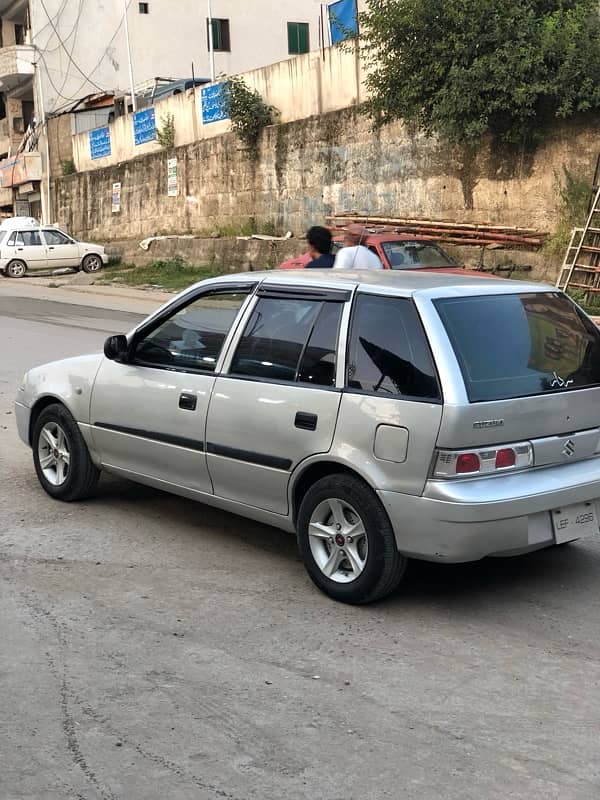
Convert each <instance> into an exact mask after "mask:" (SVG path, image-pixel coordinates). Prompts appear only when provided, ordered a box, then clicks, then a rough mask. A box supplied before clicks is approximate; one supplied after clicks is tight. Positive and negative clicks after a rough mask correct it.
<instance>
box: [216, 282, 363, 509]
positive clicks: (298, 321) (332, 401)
mask: <svg viewBox="0 0 600 800" xmlns="http://www.w3.org/2000/svg"><path fill="white" fill-rule="evenodd" d="M257 295H258V296H257V298H256V300H255V304H254V306H253V308H252V310H251V312H250V315H249V317H248V319H247V322H246V325H245V327H244V330H243V332H242V334H241V336H240V338H239V341H238V343H237V347H236V348H235V351H234V352H233V353H232V355H231V356H230V357H229V359H228V361H229V365H228V366H226V369H225V372H226V374H222V375H220V376H219V377H218V378H217V381H216V384H215V387H214V390H213V395H212V399H211V403H210V409H209V414H208V423H207V430H206V440H207V458H208V469H209V472H210V476H211V479H212V482H213V485H214V491H215V494H216V495H218V496H220V497H226V498H230V499H232V500H236V501H238V502H241V503H245V504H247V505H251V506H257V507H258V508H263V509H267V510H269V511H273V512H275V513H278V514H286V513H287V511H288V497H287V490H288V483H289V480H290V475H291V472H292V470H293V469H294V468H295V467H296V466H297V465H298V464H299V463H300V462H301V461H303V460H304V459H305V458H307V457H309V456H311V455H314V454H316V453H326V452H327V451H328V450H329V449H330V447H331V443H332V440H333V435H334V431H335V425H336V419H337V414H338V408H339V404H340V397H341V390H340V388H337V386H336V370H337V342H338V336H339V330H340V324H341V317H342V312H343V309H344V304H345V303H346V302H347V301H348V300H349V297H350V294H349V292H345V291H331V292H324V291H323V292H319V291H311V290H310V289H306V290H305V289H303V288H302V289H300V290H294V291H290V290H289V288H286V289H285V290H278V289H277V287H272V286H270V287H264V288H261V289H259V290H258V293H257Z"/></svg>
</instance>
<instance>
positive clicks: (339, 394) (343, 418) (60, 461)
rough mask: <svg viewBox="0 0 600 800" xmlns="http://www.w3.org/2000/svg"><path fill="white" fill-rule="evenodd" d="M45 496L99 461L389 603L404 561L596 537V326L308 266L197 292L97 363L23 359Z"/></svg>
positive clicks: (440, 287) (361, 597) (410, 276)
mask: <svg viewBox="0 0 600 800" xmlns="http://www.w3.org/2000/svg"><path fill="white" fill-rule="evenodd" d="M16 414H17V421H18V427H19V432H20V435H21V437H22V439H23V440H24V441H25V442H26V443H27V444H29V445H30V446H31V447H32V448H33V458H34V464H35V469H36V471H37V475H38V477H39V480H40V482H41V484H42V486H43V488H44V489H45V490H46V492H48V494H49V495H51V496H52V497H54V498H57V499H59V500H67V501H68V500H78V499H80V498H82V497H85V496H86V495H88V494H89V493H90V492H91V491H92V490H93V488H94V486H95V484H96V482H97V480H98V477H99V474H100V470H102V469H105V470H107V471H109V472H112V473H116V474H118V475H122V476H124V477H127V478H131V479H132V480H135V481H139V482H141V483H145V484H149V485H150V486H154V487H157V488H159V489H165V490H167V491H170V492H175V493H177V494H180V495H183V496H185V497H190V498H194V499H197V500H200V501H202V502H205V503H209V504H211V505H214V506H217V507H219V508H222V509H226V510H229V511H232V512H235V513H237V514H241V515H243V516H246V517H250V518H252V519H255V520H260V521H262V522H265V523H268V524H270V525H275V526H278V527H280V528H283V529H285V530H288V531H296V533H297V536H298V541H299V547H300V551H301V554H302V558H303V560H304V563H305V565H306V569H307V570H308V573H309V575H310V577H311V578H312V580H313V581H314V583H315V584H316V585H317V586H318V587H319V588H321V589H322V590H323V591H324V592H326V593H327V594H328V595H330V596H331V597H333V598H335V599H337V600H341V601H345V602H349V603H367V602H369V601H373V600H376V599H378V598H381V597H383V596H385V595H387V594H389V593H390V592H391V591H392V590H394V588H395V587H396V586H397V585H398V583H399V582H400V580H401V579H402V576H403V573H404V570H405V567H406V562H407V559H408V558H409V557H410V558H419V559H427V560H438V561H444V562H461V561H472V560H476V559H480V558H483V557H484V556H498V555H503V556H504V555H516V554H519V553H526V552H529V551H532V550H536V549H538V548H542V547H548V546H550V545H556V544H562V543H564V542H568V541H571V540H573V539H577V538H580V537H586V536H596V535H598V514H599V513H600V332H599V331H598V330H597V328H596V327H595V326H594V325H593V323H592V322H591V321H590V320H589V318H588V317H586V315H585V314H584V313H583V312H582V311H581V310H580V309H579V308H578V307H577V306H576V305H575V304H574V303H573V302H572V301H571V300H570V299H569V298H568V297H567V296H565V295H564V294H563V293H561V292H558V291H556V290H555V289H553V288H550V287H546V286H541V285H539V284H528V283H517V282H513V281H501V280H495V279H490V278H481V279H479V278H472V277H461V276H458V275H441V274H424V273H416V272H407V271H402V272H395V271H372V272H358V271H357V272H347V271H340V272H333V271H330V270H329V271H317V270H306V271H298V272H285V273H283V272H267V273H245V274H242V275H231V276H227V277H223V278H219V279H215V280H209V281H204V282H202V283H199V284H197V285H195V286H192V287H191V288H190V289H188V290H186V291H185V292H183V293H182V294H180V295H179V296H177V297H176V298H175V299H173V300H172V301H171V302H169V303H168V304H167V305H165V306H164V307H163V308H161V309H160V310H158V311H157V312H156V313H154V314H153V315H152V316H150V317H149V318H148V319H146V320H145V321H144V322H142V323H141V324H140V325H139V326H138V327H137V328H135V329H134V330H133V331H132V332H131V333H129V334H128V335H127V336H124V335H119V336H112V337H110V338H109V339H108V340H107V342H106V345H105V350H104V355H100V354H98V355H90V356H84V357H79V358H70V359H66V360H64V361H58V362H54V363H52V364H47V365H45V366H43V367H38V368H36V369H32V370H31V371H30V372H28V373H27V375H26V376H25V378H24V381H23V384H22V386H21V387H20V388H19V391H18V398H17V404H16Z"/></svg>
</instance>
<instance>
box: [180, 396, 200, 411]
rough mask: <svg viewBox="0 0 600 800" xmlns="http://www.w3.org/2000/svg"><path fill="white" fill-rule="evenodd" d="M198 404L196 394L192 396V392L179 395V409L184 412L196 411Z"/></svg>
mask: <svg viewBox="0 0 600 800" xmlns="http://www.w3.org/2000/svg"><path fill="white" fill-rule="evenodd" d="M197 403H198V398H197V397H196V395H195V394H191V393H190V392H182V393H181V394H180V395H179V408H183V409H184V411H195V410H196V404H197Z"/></svg>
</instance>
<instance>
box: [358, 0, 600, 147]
mask: <svg viewBox="0 0 600 800" xmlns="http://www.w3.org/2000/svg"><path fill="white" fill-rule="evenodd" d="M598 7H599V4H598V2H597V0H502V2H499V1H498V0H369V3H368V10H367V11H366V12H364V13H363V14H361V15H360V25H361V40H362V42H363V47H365V49H366V53H367V59H368V62H369V65H370V72H369V75H368V77H367V80H366V83H367V87H368V89H369V92H370V100H369V102H368V103H367V106H366V110H367V111H368V113H369V114H370V115H371V116H372V117H373V119H374V120H375V121H376V123H377V124H383V123H385V122H389V121H391V120H395V119H402V120H404V121H406V122H408V123H413V124H416V125H418V126H419V127H420V128H422V129H423V130H425V131H426V132H427V133H430V134H431V133H437V134H440V135H442V136H443V137H444V138H446V139H447V140H449V141H450V142H453V143H457V144H462V145H475V144H477V142H478V141H479V140H480V138H481V136H482V135H484V134H486V133H491V134H492V135H494V136H495V137H496V138H497V139H499V140H502V141H504V142H509V143H513V144H524V143H530V142H534V141H536V140H537V139H539V138H540V136H541V133H542V131H543V129H544V127H545V126H547V124H548V123H549V122H550V121H551V120H553V119H556V118H567V117H570V116H572V115H573V114H575V113H577V112H585V111H592V110H598V109H599V108H600V17H599V11H598Z"/></svg>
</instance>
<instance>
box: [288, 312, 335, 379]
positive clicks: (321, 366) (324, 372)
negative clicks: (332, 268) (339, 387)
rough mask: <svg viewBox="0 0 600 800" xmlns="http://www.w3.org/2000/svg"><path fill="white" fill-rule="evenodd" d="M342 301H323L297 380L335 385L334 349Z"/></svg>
mask: <svg viewBox="0 0 600 800" xmlns="http://www.w3.org/2000/svg"><path fill="white" fill-rule="evenodd" d="M342 309H343V305H342V303H323V307H322V309H321V313H320V314H319V316H318V318H317V321H316V323H315V325H314V327H313V329H312V333H311V335H310V339H309V340H308V344H307V346H306V349H305V351H304V355H303V356H302V360H301V362H300V369H299V370H298V380H299V381H300V382H301V383H315V384H317V385H318V386H335V366H336V349H337V341H338V333H339V329H340V321H341V318H342Z"/></svg>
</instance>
